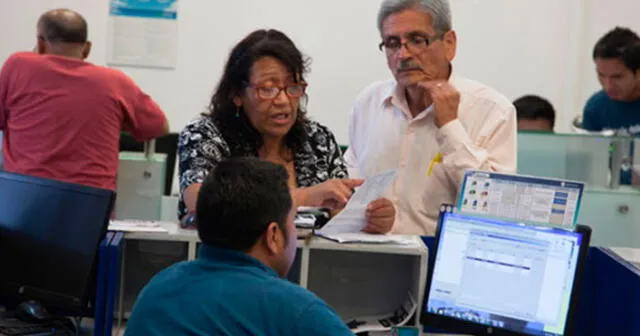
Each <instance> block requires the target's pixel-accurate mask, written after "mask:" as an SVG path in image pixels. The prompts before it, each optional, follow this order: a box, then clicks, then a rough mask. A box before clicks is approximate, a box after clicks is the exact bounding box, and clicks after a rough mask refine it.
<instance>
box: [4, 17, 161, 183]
mask: <svg viewBox="0 0 640 336" xmlns="http://www.w3.org/2000/svg"><path fill="white" fill-rule="evenodd" d="M87 35H88V33H87V22H86V21H85V19H84V18H83V17H82V16H81V15H80V14H78V13H76V12H73V11H71V10H68V9H55V10H51V11H48V12H46V13H44V14H43V15H42V16H41V17H40V19H39V20H38V23H37V45H36V47H35V48H34V52H18V53H15V54H13V55H11V56H10V57H9V58H8V59H7V60H6V62H5V63H4V66H3V67H2V70H1V71H0V131H3V132H4V135H3V146H2V151H3V154H4V169H5V170H6V171H10V172H15V173H21V174H26V175H34V176H39V177H43V178H51V179H56V180H61V181H65V182H71V183H77V184H83V185H88V186H93V187H98V188H104V189H111V190H115V189H116V173H117V169H118V149H119V139H120V131H121V130H124V131H127V132H129V133H131V134H132V135H133V136H134V137H135V138H136V139H137V140H139V141H147V140H150V139H153V138H156V137H159V136H161V135H164V134H166V133H167V132H168V129H169V127H168V122H167V118H166V116H165V114H164V112H163V111H162V110H161V109H160V107H159V106H158V105H157V104H156V103H155V102H154V101H153V100H152V99H151V98H150V97H149V96H148V95H146V94H145V93H144V92H142V90H141V89H140V88H139V87H138V86H137V85H136V84H135V83H134V82H133V81H132V80H131V79H130V78H128V77H127V76H126V75H125V74H124V73H122V72H120V71H118V70H114V69H109V68H105V67H100V66H96V65H93V64H91V63H89V62H86V61H85V59H86V58H87V57H88V56H89V52H90V51H91V42H89V41H88V40H87Z"/></svg>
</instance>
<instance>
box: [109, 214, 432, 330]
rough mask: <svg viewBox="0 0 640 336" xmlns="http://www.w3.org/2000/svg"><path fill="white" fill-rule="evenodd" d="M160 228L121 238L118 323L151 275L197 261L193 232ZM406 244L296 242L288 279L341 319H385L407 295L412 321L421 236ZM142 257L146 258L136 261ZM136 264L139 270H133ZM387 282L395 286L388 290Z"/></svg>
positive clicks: (421, 263)
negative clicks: (329, 308) (312, 294)
mask: <svg viewBox="0 0 640 336" xmlns="http://www.w3.org/2000/svg"><path fill="white" fill-rule="evenodd" d="M162 225H163V227H164V228H165V229H166V230H167V231H168V232H166V233H127V234H126V235H125V251H124V253H123V260H121V263H122V264H121V270H122V272H121V279H120V283H121V284H122V286H121V288H120V293H119V305H118V314H117V316H118V321H119V323H120V322H121V321H122V319H123V318H124V317H125V316H126V315H128V312H130V310H131V309H132V307H133V303H134V302H135V297H136V296H137V294H138V292H139V290H140V289H142V287H143V286H144V285H145V284H146V283H147V282H148V281H149V280H150V279H151V278H152V277H153V275H155V274H156V273H157V272H158V271H160V270H161V269H163V268H165V267H167V266H169V265H171V264H173V263H175V262H179V261H182V260H193V259H195V258H196V254H197V248H198V245H199V244H200V240H199V238H198V235H197V232H196V231H194V230H184V229H181V228H180V227H179V225H178V224H177V223H163V224H162ZM410 240H411V241H412V243H411V244H408V245H391V244H338V243H335V242H332V241H328V240H326V239H323V238H319V237H313V238H312V239H310V240H309V241H306V240H298V241H297V254H296V260H295V261H294V263H293V266H292V268H291V271H290V274H289V276H288V279H289V280H290V281H292V282H294V283H298V284H299V285H300V286H302V287H304V288H307V289H309V290H310V291H312V292H314V293H315V294H316V295H318V296H319V297H320V298H322V299H323V300H325V301H326V302H327V303H328V304H329V305H331V306H332V307H333V308H334V309H335V310H336V311H337V312H338V314H339V315H340V316H341V317H342V318H343V319H344V320H350V319H353V318H355V317H361V316H372V315H380V314H388V313H390V312H393V310H395V309H396V308H398V307H400V306H401V305H402V303H403V302H404V301H405V300H406V299H407V297H408V296H409V295H410V296H411V297H413V298H415V299H416V300H417V301H418V306H417V316H420V312H421V309H422V305H421V302H422V299H423V297H424V290H425V287H426V278H427V260H428V252H427V248H426V246H425V245H424V243H423V242H422V240H421V239H420V237H417V236H415V237H411V238H410ZM144 250H146V251H144ZM144 253H148V254H149V255H151V257H150V258H143V257H141V255H142V254H144ZM154 254H155V255H156V256H159V258H157V260H152V259H154V258H155V257H154V256H153V255H154ZM161 259H163V260H161ZM136 262H137V263H139V264H141V265H135V263H136ZM388 283H393V284H394V286H392V287H389V286H388V285H387V284H388ZM418 320H419V319H418ZM417 323H418V321H416V325H417Z"/></svg>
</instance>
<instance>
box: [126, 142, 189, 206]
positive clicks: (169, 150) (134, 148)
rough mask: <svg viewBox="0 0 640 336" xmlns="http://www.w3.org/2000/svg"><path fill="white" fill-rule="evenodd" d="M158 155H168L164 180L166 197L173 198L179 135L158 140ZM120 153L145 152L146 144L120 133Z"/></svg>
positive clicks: (156, 148) (156, 147)
mask: <svg viewBox="0 0 640 336" xmlns="http://www.w3.org/2000/svg"><path fill="white" fill-rule="evenodd" d="M155 150H156V152H157V153H163V154H166V155H167V169H166V173H165V178H164V195H165V196H171V189H172V187H173V176H174V175H175V166H176V152H177V151H178V133H169V134H167V135H165V136H161V137H159V138H157V139H156V146H155ZM120 151H121V152H123V151H126V152H144V142H140V141H137V140H136V139H134V138H133V137H132V136H131V135H129V134H127V133H120Z"/></svg>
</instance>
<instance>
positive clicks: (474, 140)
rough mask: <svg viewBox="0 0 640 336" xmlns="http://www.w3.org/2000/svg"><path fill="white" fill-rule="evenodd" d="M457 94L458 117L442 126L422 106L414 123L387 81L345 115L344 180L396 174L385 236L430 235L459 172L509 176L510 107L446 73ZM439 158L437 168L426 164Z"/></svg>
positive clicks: (451, 198) (513, 126)
mask: <svg viewBox="0 0 640 336" xmlns="http://www.w3.org/2000/svg"><path fill="white" fill-rule="evenodd" d="M449 83H450V84H451V85H453V87H455V88H456V89H457V90H458V91H459V92H460V105H459V107H458V119H456V120H454V121H452V122H449V123H448V124H446V125H445V126H443V127H442V128H438V127H437V126H436V125H435V123H434V113H433V107H432V106H430V107H429V108H427V109H426V110H424V111H423V112H421V113H420V114H418V115H417V116H416V117H415V118H413V117H412V116H411V113H410V110H409V107H408V104H407V100H406V96H405V94H404V92H399V91H401V90H400V89H399V88H398V86H397V85H396V82H395V80H390V81H384V82H376V83H374V84H372V85H370V86H369V87H367V88H366V89H365V90H363V91H362V92H361V93H360V95H359V96H358V98H357V100H356V103H355V105H354V107H353V110H352V112H351V114H350V117H349V148H348V149H347V151H346V153H345V159H346V162H347V168H348V170H349V175H350V177H353V178H357V177H360V178H366V177H368V176H373V175H376V174H378V173H381V172H384V171H387V170H392V169H396V170H397V175H396V179H395V181H394V182H393V185H392V187H391V188H390V189H389V190H387V192H386V194H385V197H387V198H389V199H390V200H391V201H392V202H393V203H394V205H395V206H396V220H395V222H394V225H393V229H392V233H400V234H418V235H434V233H435V226H436V220H437V217H438V213H439V207H440V205H441V204H442V203H454V202H455V201H456V198H457V194H458V190H459V187H460V183H461V180H462V176H463V175H464V171H465V170H467V169H480V170H490V171H497V172H505V173H513V172H515V171H516V162H517V157H516V156H517V149H516V141H517V140H516V139H517V136H516V135H517V123H516V113H515V108H514V106H513V105H512V104H511V102H510V101H509V100H508V99H507V98H505V97H504V96H503V95H501V94H500V93H498V92H496V91H495V90H493V89H491V88H489V87H487V86H484V85H482V84H480V83H477V82H475V81H472V80H469V79H466V78H462V77H459V76H457V75H455V74H452V75H451V76H450V79H449ZM438 153H440V154H441V155H442V163H437V164H435V165H434V166H433V169H432V171H431V174H430V175H428V170H429V165H430V162H431V161H432V160H433V159H434V158H435V157H436V155H437V154H438Z"/></svg>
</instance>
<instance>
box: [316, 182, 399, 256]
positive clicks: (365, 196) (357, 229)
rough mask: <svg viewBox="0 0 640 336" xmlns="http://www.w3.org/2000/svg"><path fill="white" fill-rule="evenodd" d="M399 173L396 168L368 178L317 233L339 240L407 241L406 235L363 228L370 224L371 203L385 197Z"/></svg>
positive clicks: (370, 241) (369, 241) (342, 241)
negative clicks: (375, 232)
mask: <svg viewBox="0 0 640 336" xmlns="http://www.w3.org/2000/svg"><path fill="white" fill-rule="evenodd" d="M395 176H396V171H395V170H392V171H387V172H384V173H381V174H378V175H375V176H372V177H369V178H367V179H365V181H364V183H363V184H362V185H361V186H360V187H358V188H357V189H356V191H355V193H353V195H352V196H351V199H350V200H349V202H348V203H347V205H346V206H345V208H344V209H343V210H342V211H341V212H340V213H339V214H338V215H337V216H335V217H333V218H332V219H331V220H330V221H329V222H328V223H327V224H326V225H325V226H324V227H323V228H322V229H320V230H318V231H317V233H316V234H317V235H319V236H322V237H325V238H328V239H331V240H334V241H337V242H339V243H346V242H360V243H403V242H406V238H405V237H395V236H393V235H383V234H368V233H364V232H362V229H364V227H365V226H366V225H367V218H366V211H367V206H368V205H369V203H371V202H373V201H375V200H377V199H379V198H381V197H382V194H383V193H384V192H385V191H386V190H387V189H388V188H389V187H390V186H391V183H393V180H394V178H395Z"/></svg>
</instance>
